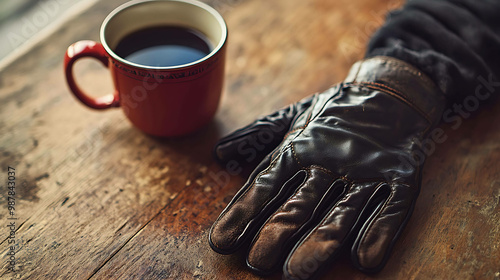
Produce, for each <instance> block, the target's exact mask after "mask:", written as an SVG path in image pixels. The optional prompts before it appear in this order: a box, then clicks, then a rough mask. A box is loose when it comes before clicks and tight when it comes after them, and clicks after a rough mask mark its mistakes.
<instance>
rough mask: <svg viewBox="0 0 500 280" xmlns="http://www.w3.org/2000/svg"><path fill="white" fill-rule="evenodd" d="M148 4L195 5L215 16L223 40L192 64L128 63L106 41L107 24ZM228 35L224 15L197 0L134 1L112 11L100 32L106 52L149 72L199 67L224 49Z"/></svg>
mask: <svg viewBox="0 0 500 280" xmlns="http://www.w3.org/2000/svg"><path fill="white" fill-rule="evenodd" d="M148 2H180V3H186V4H191V5H194V6H197V7H199V8H201V9H203V10H205V11H207V12H209V13H210V14H211V15H212V16H214V18H215V19H216V20H217V22H218V23H219V25H220V27H221V28H222V35H221V40H219V42H218V44H217V45H216V46H215V47H214V49H213V50H212V51H211V52H210V53H209V54H207V55H206V56H204V57H202V58H200V59H198V60H195V61H192V62H189V63H185V64H179V65H175V66H148V65H143V64H139V63H134V62H131V61H128V60H126V59H124V58H122V57H120V56H119V55H117V54H116V53H115V52H114V51H113V50H112V49H111V48H110V47H109V45H108V43H107V41H106V38H105V29H106V26H107V24H108V23H109V21H110V20H111V19H112V18H113V17H114V16H116V15H117V14H118V13H120V12H121V11H123V10H125V9H127V8H130V7H133V6H136V5H140V4H144V3H148ZM227 33H228V30H227V25H226V22H225V20H224V18H223V17H222V15H221V14H220V13H219V12H217V10H215V9H214V8H212V7H211V6H210V5H208V4H205V3H203V2H200V1H197V0H133V1H129V2H127V3H124V4H122V5H120V6H118V7H116V8H115V9H114V10H113V11H111V13H109V14H108V15H107V16H106V18H105V19H104V21H103V23H102V25H101V30H100V40H101V44H102V45H103V47H104V49H105V50H106V52H107V53H108V54H109V55H110V56H111V57H112V58H113V59H115V60H117V61H119V62H121V63H123V64H126V65H129V66H132V67H137V68H142V69H147V70H178V69H182V68H186V67H190V66H194V65H198V64H200V63H202V62H204V61H206V60H208V59H210V58H211V57H213V56H215V54H217V53H218V52H219V51H220V49H222V47H223V46H224V44H225V43H226V41H227Z"/></svg>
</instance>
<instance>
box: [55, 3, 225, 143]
mask: <svg viewBox="0 0 500 280" xmlns="http://www.w3.org/2000/svg"><path fill="white" fill-rule="evenodd" d="M155 26H182V27H187V28H191V29H194V30H197V31H199V32H201V33H202V34H204V35H205V36H206V39H208V41H210V43H211V45H212V46H213V49H212V50H211V52H210V53H209V54H207V55H206V56H204V57H203V58H201V59H198V60H196V61H193V62H190V63H186V64H182V65H175V66H168V67H161V66H159V67H155V66H148V65H141V64H137V63H134V62H131V61H128V60H126V59H124V58H122V57H120V56H118V55H117V54H116V53H115V48H116V46H117V45H118V43H119V42H120V40H122V39H123V38H124V37H125V36H127V35H128V34H131V33H132V32H135V31H138V30H142V29H144V28H148V27H155ZM100 40H101V43H99V42H94V41H79V42H76V43H74V44H72V45H71V46H70V47H69V48H68V50H67V51H66V55H65V58H64V69H65V74H66V80H67V82H68V86H69V88H70V89H71V92H72V93H73V94H74V95H75V96H76V97H77V98H78V99H79V100H80V101H81V102H82V103H83V104H85V105H87V106H88V107H90V108H94V109H107V108H111V107H121V108H122V109H123V111H124V113H125V115H126V116H127V118H128V119H129V120H130V121H131V122H132V124H134V125H135V126H136V127H137V128H139V129H140V130H142V131H144V132H146V133H147V134H151V135H155V136H162V137H168V136H179V135H185V134H188V133H190V132H193V131H195V130H197V129H199V128H201V127H202V126H204V125H205V124H207V123H208V122H210V121H211V120H212V118H213V117H214V115H215V112H216V110H217V107H218V105H219V99H220V95H221V92H222V87H223V80H224V65H225V56H226V55H225V53H226V40H227V26H226V24H225V22H224V19H223V18H222V16H221V15H220V14H219V13H218V12H217V11H216V10H215V9H213V8H212V7H210V6H208V5H206V4H204V3H202V2H198V1H193V0H163V1H162V0H140V1H131V2H127V3H125V4H123V5H121V6H119V7H118V8H116V9H115V10H114V11H113V12H111V13H110V14H109V15H108V16H107V17H106V19H105V20H104V22H103V24H102V26H101V30H100ZM83 57H92V58H96V59H98V60H99V61H100V62H102V64H104V65H105V66H106V67H108V68H109V70H110V72H111V77H112V80H113V83H114V88H115V91H114V92H113V93H111V94H108V95H105V96H101V97H97V98H94V97H91V96H90V95H88V94H86V93H85V92H84V91H82V90H81V89H80V87H79V86H78V85H77V83H76V82H75V79H74V77H73V64H74V63H75V62H76V61H77V60H78V59H80V58H83Z"/></svg>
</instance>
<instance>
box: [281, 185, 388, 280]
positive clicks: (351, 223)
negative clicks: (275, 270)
mask: <svg viewBox="0 0 500 280" xmlns="http://www.w3.org/2000/svg"><path fill="white" fill-rule="evenodd" d="M379 189H380V187H379V184H377V183H373V182H371V183H369V182H366V183H358V184H354V185H352V186H351V187H350V189H349V191H348V192H347V194H346V195H345V196H344V197H343V198H341V199H340V200H339V201H338V202H337V203H336V204H335V205H333V207H332V208H331V209H330V211H328V213H327V214H326V215H325V217H324V218H323V220H322V221H321V222H320V223H319V224H318V225H317V226H316V227H315V228H314V229H313V230H311V231H310V232H309V233H308V234H307V235H306V236H305V237H304V238H303V239H302V240H301V241H299V243H298V244H297V245H296V246H295V247H294V248H293V250H292V252H291V253H290V255H289V256H288V258H287V260H286V262H285V265H284V267H283V272H284V275H285V277H286V278H287V279H309V278H312V277H314V276H316V275H317V274H319V273H320V272H321V270H322V269H323V268H324V267H325V266H326V265H328V264H329V263H330V262H331V261H332V260H333V259H335V258H336V257H337V256H338V253H339V251H340V250H341V248H342V247H343V246H344V245H345V244H346V243H347V242H349V241H350V236H351V235H352V234H353V233H355V232H356V229H357V228H359V226H358V224H360V222H362V221H363V220H365V219H366V215H367V213H369V212H370V211H372V210H373V209H370V208H372V207H370V206H372V205H373V204H374V203H373V202H374V200H376V198H377V197H378V196H380V195H379V193H380V192H378V190H379Z"/></svg>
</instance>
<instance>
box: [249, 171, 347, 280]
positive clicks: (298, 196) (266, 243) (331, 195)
mask: <svg viewBox="0 0 500 280" xmlns="http://www.w3.org/2000/svg"><path fill="white" fill-rule="evenodd" d="M299 172H304V170H302V171H299ZM334 179H335V178H334V177H333V176H332V175H331V174H330V173H326V172H325V171H323V170H322V169H320V168H316V167H312V168H310V169H308V170H307V177H306V179H305V181H304V183H303V184H302V185H301V186H299V187H298V188H297V191H296V192H295V193H294V194H293V195H292V196H291V197H290V198H288V200H287V201H286V202H285V203H284V204H282V205H281V207H280V208H279V209H278V210H277V211H276V212H274V213H273V214H272V215H271V217H270V218H269V219H268V220H267V221H266V223H265V224H264V226H263V227H262V228H261V229H260V231H259V233H258V234H257V235H256V237H255V239H254V240H253V242H252V245H251V246H250V251H249V253H248V256H247V265H248V266H249V267H250V268H251V269H253V270H254V271H256V272H257V273H259V274H269V273H271V272H273V271H274V270H275V269H276V268H278V267H279V266H280V265H282V264H283V261H284V259H285V257H286V256H287V255H288V253H289V252H290V250H291V249H292V247H293V246H294V245H295V243H296V242H297V241H298V240H299V238H300V237H302V235H304V234H305V232H306V231H307V230H308V228H310V227H311V225H312V224H316V223H318V222H319V218H320V217H321V214H322V213H323V212H324V211H325V208H327V207H328V205H332V204H334V203H335V201H336V200H337V199H338V197H339V196H340V195H341V194H342V192H343V191H344V187H345V185H346V183H345V182H344V181H342V180H340V179H337V180H334Z"/></svg>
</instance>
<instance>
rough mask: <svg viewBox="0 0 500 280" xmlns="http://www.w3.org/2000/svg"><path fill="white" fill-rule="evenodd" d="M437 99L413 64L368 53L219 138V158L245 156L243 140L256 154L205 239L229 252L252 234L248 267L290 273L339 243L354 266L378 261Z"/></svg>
mask: <svg viewBox="0 0 500 280" xmlns="http://www.w3.org/2000/svg"><path fill="white" fill-rule="evenodd" d="M444 106H445V99H444V97H443V95H442V94H441V92H440V91H439V89H438V88H437V87H436V86H435V85H434V83H433V82H432V81H431V80H430V79H429V78H428V77H426V76H425V75H424V74H422V73H421V72H420V71H418V70H417V69H415V68H414V67H413V66H411V65H409V64H407V63H405V62H403V61H400V60H397V59H394V58H389V57H373V58H369V59H366V60H363V61H360V62H358V63H356V64H355V65H354V66H353V67H352V69H351V71H350V73H349V75H348V77H347V79H346V80H345V81H344V82H343V83H340V84H338V85H336V86H334V87H332V88H330V89H329V90H327V91H325V92H323V93H320V94H316V95H313V96H312V97H309V98H307V99H304V100H303V101H301V102H299V103H297V104H294V105H291V106H290V107H288V108H285V109H283V110H280V111H278V112H276V113H274V114H272V115H270V116H267V117H264V118H262V119H260V120H257V121H256V122H254V123H253V124H251V125H249V126H247V127H245V128H243V129H240V130H238V131H236V132H235V133H233V134H232V135H229V136H227V137H225V138H223V139H221V140H220V141H219V143H218V144H217V146H216V148H215V154H216V157H217V158H218V160H220V161H222V162H228V161H230V160H242V159H244V157H243V153H242V147H244V145H245V144H248V143H254V144H255V146H256V147H257V148H258V149H256V151H259V152H260V154H263V155H265V157H264V159H263V160H262V161H261V162H260V163H259V164H258V165H257V167H256V168H255V170H254V172H253V173H252V174H251V175H250V178H249V179H248V181H247V182H246V183H245V185H244V186H243V187H242V188H241V190H240V191H239V192H238V193H237V194H236V195H235V197H234V198H233V199H232V201H231V202H230V203H229V204H228V205H227V207H226V208H225V209H224V210H223V211H222V213H221V214H220V216H219V217H218V219H217V220H216V221H215V223H214V224H213V226H212V228H211V230H210V236H209V242H210V245H211V247H212V248H213V250H215V251H216V252H219V253H222V254H231V253H233V252H235V251H236V250H237V249H238V248H240V246H241V245H243V244H244V243H245V242H251V243H250V247H249V252H248V255H247V264H248V266H249V267H250V268H251V269H253V270H254V271H255V272H257V273H260V274H267V273H271V272H273V271H275V270H276V269H278V268H279V267H281V266H283V264H284V266H283V273H284V275H285V277H286V278H289V279H307V278H310V277H312V276H315V275H317V274H318V272H319V271H321V269H322V268H325V267H327V266H328V264H329V263H330V262H331V261H332V260H333V259H335V258H336V257H337V256H338V253H339V251H340V249H341V248H342V247H343V246H350V248H351V259H352V262H353V264H354V265H355V266H356V267H357V268H358V269H360V270H362V271H364V272H374V271H378V270H380V269H381V268H382V267H383V266H384V264H385V263H386V261H387V258H388V256H389V253H390V251H391V248H392V247H393V245H394V243H395V241H396V240H397V238H398V237H399V235H400V234H401V232H402V230H403V228H404V226H405V225H406V223H407V221H408V219H409V217H410V215H411V213H412V210H413V207H414V205H415V200H416V198H417V196H418V193H419V189H420V182H421V167H422V163H423V160H424V158H425V156H424V155H423V153H422V151H421V150H420V149H419V144H420V143H422V141H423V139H424V137H426V136H427V134H428V132H429V131H430V129H431V128H432V127H434V126H435V125H436V124H437V123H438V121H439V120H440V117H441V114H442V112H443V109H444ZM264 136H265V137H264ZM259 139H260V140H261V141H260V142H259Z"/></svg>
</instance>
